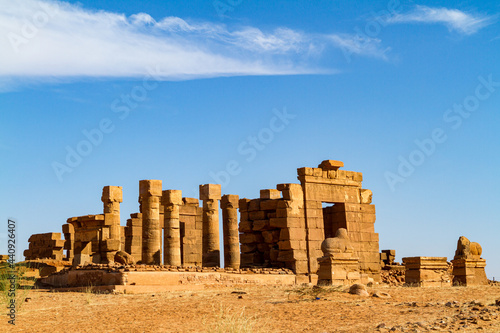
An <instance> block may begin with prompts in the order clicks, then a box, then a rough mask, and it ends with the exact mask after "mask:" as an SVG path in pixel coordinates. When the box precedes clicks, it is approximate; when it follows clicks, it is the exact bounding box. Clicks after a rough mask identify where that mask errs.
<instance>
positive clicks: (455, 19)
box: [387, 6, 495, 35]
mask: <svg viewBox="0 0 500 333" xmlns="http://www.w3.org/2000/svg"><path fill="white" fill-rule="evenodd" d="M494 21H495V17H494V16H488V15H481V14H473V13H466V12H464V11H461V10H458V9H448V8H432V7H427V6H416V7H415V8H414V9H413V10H412V11H410V12H408V13H401V14H396V15H394V16H391V17H389V18H388V19H387V22H388V23H411V22H416V23H440V24H444V25H445V26H446V27H448V29H449V30H450V31H456V32H458V33H461V34H464V35H472V34H474V33H476V32H477V31H479V30H480V29H481V28H484V27H486V26H488V25H490V24H492V23H493V22H494Z"/></svg>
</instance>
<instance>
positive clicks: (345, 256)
mask: <svg viewBox="0 0 500 333" xmlns="http://www.w3.org/2000/svg"><path fill="white" fill-rule="evenodd" d="M321 250H322V251H323V257H321V258H319V259H318V262H319V271H318V284H319V285H339V284H352V283H357V282H359V281H360V279H361V277H360V274H359V258H356V257H353V255H354V248H353V247H352V244H351V241H350V239H349V236H348V233H347V230H346V229H344V228H340V229H338V230H337V232H336V234H335V237H333V238H327V239H325V240H324V241H323V243H321Z"/></svg>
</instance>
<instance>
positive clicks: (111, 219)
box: [101, 186, 123, 250]
mask: <svg viewBox="0 0 500 333" xmlns="http://www.w3.org/2000/svg"><path fill="white" fill-rule="evenodd" d="M101 201H102V202H103V204H104V224H105V225H108V226H109V238H110V239H117V240H121V227H120V202H122V201H123V199H122V187H121V186H104V188H103V189H102V196H101ZM120 247H121V246H120ZM119 250H121V249H119Z"/></svg>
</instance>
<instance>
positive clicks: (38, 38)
mask: <svg viewBox="0 0 500 333" xmlns="http://www.w3.org/2000/svg"><path fill="white" fill-rule="evenodd" d="M358 39H359V38H358V37H357V36H356V35H354V34H352V35H345V34H344V35H334V34H328V35H326V34H325V35H318V34H309V33H306V32H302V31H296V30H292V29H289V28H285V27H279V28H276V29H274V30H273V31H262V30H261V29H258V28H256V27H243V28H238V29H229V28H228V27H227V26H225V25H223V24H216V23H211V22H188V21H186V20H183V19H181V18H179V17H166V18H162V19H159V20H155V19H154V18H153V17H151V16H150V15H149V14H146V13H138V14H135V15H131V16H128V17H127V16H125V15H123V14H118V13H111V12H106V11H93V10H88V9H85V8H82V7H81V6H78V5H74V4H69V3H66V2H61V1H55V0H16V1H11V0H0V50H1V52H0V79H2V80H1V81H3V82H4V83H5V82H9V80H12V78H15V79H19V78H28V79H33V78H38V79H40V78H41V79H44V78H45V79H50V78H52V79H53V78H63V79H64V78H72V77H141V76H144V75H147V74H148V72H149V71H150V70H151V69H153V68H154V69H156V70H155V71H156V73H155V77H156V78H157V79H162V80H179V79H192V78H201V77H217V76H233V75H286V74H306V73H307V74H311V73H328V72H334V71H335V70H334V69H331V68H323V67H321V65H319V62H318V58H319V57H321V56H324V54H323V53H324V52H327V51H326V50H330V51H331V48H330V47H328V46H333V47H336V48H338V49H339V48H340V49H342V48H346V47H347V48H348V49H350V50H352V52H353V53H356V54H359V55H364V56H375V57H381V55H383V54H384V52H385V50H383V49H381V48H380V45H379V44H380V43H379V41H375V40H373V41H370V42H369V43H361V42H360V41H359V40H358ZM158 69H159V71H158ZM45 79H44V80H45ZM3 89H5V87H4V88H3Z"/></svg>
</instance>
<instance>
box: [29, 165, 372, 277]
mask: <svg viewBox="0 0 500 333" xmlns="http://www.w3.org/2000/svg"><path fill="white" fill-rule="evenodd" d="M343 166H344V164H343V163H342V162H340V161H333V160H326V161H323V162H322V163H321V164H320V165H319V166H318V167H317V168H300V169H298V170H297V171H298V180H299V181H300V184H279V185H277V186H276V189H264V190H261V191H260V196H259V198H255V199H247V198H241V199H240V198H239V197H238V196H237V195H233V194H226V195H222V194H221V193H222V192H221V186H220V185H216V184H204V185H200V197H199V198H200V199H199V200H201V201H202V205H201V206H200V201H199V200H198V199H196V198H186V197H182V192H181V191H180V190H163V189H162V181H161V180H141V181H140V182H139V189H140V190H139V204H140V205H139V212H136V213H133V214H130V218H129V219H128V220H127V222H126V226H122V225H121V223H120V203H121V202H122V188H121V187H119V186H106V187H104V189H103V192H102V197H101V200H102V202H103V204H104V211H103V214H98V215H86V216H80V217H72V218H70V219H68V221H67V224H64V225H63V233H64V238H65V241H64V249H65V250H66V256H65V259H66V260H69V261H72V262H73V263H74V264H75V265H77V264H84V263H86V262H89V263H109V262H112V261H114V260H115V256H116V255H117V253H118V252H120V251H124V252H127V253H128V254H130V255H131V256H132V257H133V259H135V261H137V262H140V263H143V264H150V265H160V264H164V265H170V266H205V267H217V266H220V260H221V257H222V256H223V258H224V261H225V266H226V267H230V268H234V269H238V268H240V267H269V268H289V269H291V270H293V272H294V273H295V274H296V275H297V281H298V282H316V281H317V272H318V267H319V266H318V259H319V258H321V257H323V252H322V250H321V243H322V242H323V241H324V240H325V239H326V238H333V237H334V236H335V234H336V233H337V230H339V229H345V230H346V231H347V235H348V237H349V240H350V243H351V244H352V248H353V257H355V258H357V263H358V264H357V265H358V270H359V273H360V277H361V280H362V281H363V280H364V281H368V280H370V279H373V280H374V281H380V254H379V239H378V234H377V233H375V228H374V223H375V206H374V205H373V204H371V200H372V192H371V191H370V190H366V189H363V188H362V186H361V182H362V180H363V177H362V174H361V173H359V172H353V171H345V170H342V169H341V168H342V167H343ZM220 212H221V214H220ZM238 212H239V223H238ZM220 217H222V226H223V228H222V230H223V235H222V239H221V237H220V235H219V225H220ZM30 239H31V240H33V245H30V249H33V250H32V251H31V252H27V254H31V253H33V254H35V253H37V257H40V254H45V253H46V254H47V256H54V252H53V250H52V249H51V250H50V251H48V249H49V248H47V251H45V250H44V248H43V247H44V246H45V245H44V244H45V243H40V242H38V243H36V244H35V240H37V239H38V238H37V237H34V238H30ZM54 241H55V243H57V246H59V247H58V249H61V247H60V246H61V245H62V241H59V242H57V240H55V238H54V240H51V242H50V246H54V245H53V244H52V243H54ZM221 242H222V243H223V244H224V252H221V249H220V243H221ZM59 243H61V244H59ZM47 244H49V243H47ZM40 247H42V248H40ZM35 249H36V250H35ZM57 251H61V250H57Z"/></svg>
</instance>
